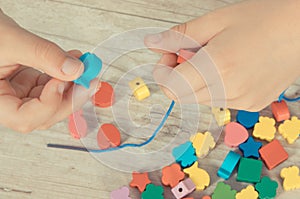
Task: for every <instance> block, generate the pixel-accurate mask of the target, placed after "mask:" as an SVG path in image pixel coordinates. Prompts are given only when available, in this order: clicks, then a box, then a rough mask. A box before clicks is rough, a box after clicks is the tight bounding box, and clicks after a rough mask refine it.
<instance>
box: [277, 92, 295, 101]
mask: <svg viewBox="0 0 300 199" xmlns="http://www.w3.org/2000/svg"><path fill="white" fill-rule="evenodd" d="M285 92H286V90H285V91H283V92H282V93H281V94H280V96H279V98H278V101H279V102H281V101H282V100H285V101H287V102H297V101H299V100H300V96H299V97H296V98H293V99H291V98H288V97H286V96H285V95H284V94H285Z"/></svg>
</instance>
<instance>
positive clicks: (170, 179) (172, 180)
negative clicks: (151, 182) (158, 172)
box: [161, 163, 184, 187]
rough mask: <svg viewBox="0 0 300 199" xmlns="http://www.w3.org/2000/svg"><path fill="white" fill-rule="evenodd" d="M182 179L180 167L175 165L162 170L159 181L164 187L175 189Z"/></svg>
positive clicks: (182, 174)
mask: <svg viewBox="0 0 300 199" xmlns="http://www.w3.org/2000/svg"><path fill="white" fill-rule="evenodd" d="M183 179H184V173H183V172H182V171H181V167H180V165H179V164H177V163H174V164H172V165H170V166H166V167H164V168H163V169H162V178H161V181H162V183H163V185H165V186H170V187H175V186H176V185H177V184H178V183H179V182H180V181H181V180H183Z"/></svg>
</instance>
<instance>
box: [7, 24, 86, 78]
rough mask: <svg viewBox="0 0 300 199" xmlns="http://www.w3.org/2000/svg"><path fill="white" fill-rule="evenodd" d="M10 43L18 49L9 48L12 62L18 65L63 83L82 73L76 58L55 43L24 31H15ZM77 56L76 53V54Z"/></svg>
mask: <svg viewBox="0 0 300 199" xmlns="http://www.w3.org/2000/svg"><path fill="white" fill-rule="evenodd" d="M14 34H16V35H15V36H14V37H12V39H14V40H16V41H11V42H12V43H17V44H18V48H15V46H14V45H12V46H13V47H9V48H10V49H8V50H10V51H13V53H12V55H11V56H12V57H11V59H12V60H17V61H18V62H19V63H20V64H22V65H26V66H31V67H34V68H36V69H38V70H42V71H43V72H45V73H47V74H48V75H50V76H51V77H55V78H57V79H60V80H64V81H71V80H74V79H77V78H78V77H79V76H80V75H81V74H82V72H83V71H84V66H83V63H82V62H81V61H80V60H79V59H78V58H76V57H74V56H72V55H70V54H68V53H67V52H65V51H64V50H62V49H61V48H60V47H59V46H58V45H56V44H55V43H53V42H51V41H48V40H46V39H43V38H41V37H38V36H37V35H34V34H32V33H30V32H28V31H26V30H23V29H21V28H20V29H16V30H15V31H14ZM76 54H77V53H76Z"/></svg>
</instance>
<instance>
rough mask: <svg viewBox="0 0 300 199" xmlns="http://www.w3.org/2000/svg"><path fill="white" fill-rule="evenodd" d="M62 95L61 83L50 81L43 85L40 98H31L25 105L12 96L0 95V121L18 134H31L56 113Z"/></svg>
mask: <svg viewBox="0 0 300 199" xmlns="http://www.w3.org/2000/svg"><path fill="white" fill-rule="evenodd" d="M62 93H63V83H62V82H61V81H59V80H56V79H52V80H50V81H49V82H48V83H47V84H46V85H45V88H44V89H43V91H42V93H41V96H40V98H33V99H31V100H29V101H27V102H25V103H23V101H22V100H20V99H18V98H16V97H14V96H11V95H1V96H0V109H1V113H0V121H1V122H2V124H3V125H5V126H8V127H10V128H12V129H15V130H17V131H19V132H23V133H28V132H31V131H32V130H34V129H36V128H37V127H38V126H40V125H41V124H43V123H45V122H46V121H47V120H48V119H49V118H51V117H52V116H53V115H54V114H55V113H56V111H57V109H58V107H59V105H60V103H61V100H62Z"/></svg>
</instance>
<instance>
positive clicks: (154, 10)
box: [0, 0, 300, 199]
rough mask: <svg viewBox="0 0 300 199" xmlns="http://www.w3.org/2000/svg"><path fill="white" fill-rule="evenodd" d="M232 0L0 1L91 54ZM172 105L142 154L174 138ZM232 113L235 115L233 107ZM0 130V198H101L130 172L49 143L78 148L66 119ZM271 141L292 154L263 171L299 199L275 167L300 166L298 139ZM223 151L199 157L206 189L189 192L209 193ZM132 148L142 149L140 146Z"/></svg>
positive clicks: (122, 64)
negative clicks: (119, 38)
mask: <svg viewBox="0 0 300 199" xmlns="http://www.w3.org/2000/svg"><path fill="white" fill-rule="evenodd" d="M238 1H240V0H198V1H186V0H181V1H173V0H165V1H164V0H152V1H147V0H122V1H121V0H101V1H98V0H84V1H81V0H38V1H36V0H14V1H10V0H0V5H1V8H2V9H3V10H4V12H5V13H7V14H8V15H10V16H11V17H12V18H14V19H15V20H16V21H17V22H18V23H20V24H21V25H22V26H23V27H25V28H27V29H29V30H30V31H32V32H34V33H36V34H38V35H40V36H42V37H45V38H47V39H50V40H52V41H54V42H56V43H58V44H59V45H61V46H62V47H63V48H64V49H67V50H69V49H73V48H76V49H81V50H82V51H90V50H92V49H93V48H94V47H95V46H96V45H97V44H98V43H100V42H102V41H103V40H105V39H107V38H109V37H110V36H111V35H114V34H117V33H121V32H123V31H127V30H131V29H135V28H141V27H163V28H169V27H172V26H174V25H176V24H178V23H182V22H185V21H187V20H190V19H193V18H195V17H197V16H200V15H203V14H205V13H207V12H209V11H210V10H213V9H216V8H219V7H222V6H225V5H228V4H230V3H235V2H238ZM120 48H122V46H120ZM157 59H158V56H157V55H155V54H154V53H151V52H149V51H146V50H144V51H141V52H137V53H131V54H128V55H125V56H123V57H121V58H120V59H118V60H116V61H115V62H114V63H113V64H112V65H111V67H110V68H109V70H108V72H107V74H110V75H107V76H105V77H104V79H105V80H107V81H109V82H111V83H113V84H114V83H115V82H116V81H117V80H118V78H120V76H121V74H123V73H124V72H125V71H127V70H129V69H131V68H132V66H136V65H139V64H143V63H145V61H147V62H152V63H155V61H156V60H157ZM152 89H153V91H154V92H153V98H151V100H148V101H146V102H145V103H147V104H154V103H157V104H162V105H163V108H164V109H165V108H166V107H167V105H168V104H169V101H168V100H166V98H165V97H163V96H162V94H161V93H160V92H159V90H158V89H157V88H155V86H153V88H152ZM299 90H300V82H299V81H298V83H297V82H296V83H295V84H294V85H293V86H291V89H290V90H289V93H288V94H292V95H293V94H294V95H299ZM297 91H298V93H297ZM152 99H153V101H152ZM162 99H163V100H162ZM131 102H132V104H131V106H130V111H131V115H132V117H134V119H135V120H136V122H137V123H138V124H140V125H142V124H144V123H147V121H149V119H150V118H149V115H148V111H149V110H148V109H147V107H148V106H145V107H141V106H140V104H138V103H137V104H135V103H134V101H131ZM289 107H290V109H291V113H292V115H296V116H298V117H300V112H299V110H300V103H289ZM178 108H179V107H177V109H178ZM198 108H199V110H200V111H201V114H202V116H201V121H199V123H198V125H199V128H198V130H199V131H205V130H206V129H207V128H208V126H209V125H210V124H211V123H210V122H211V121H212V115H211V113H210V109H209V108H208V107H204V106H199V107H198ZM177 109H176V110H175V111H174V114H172V116H171V118H170V121H169V122H168V124H167V125H166V126H165V127H164V128H163V130H162V132H161V134H160V135H159V137H158V138H157V139H156V141H155V142H154V143H152V144H151V145H149V146H148V148H146V149H145V150H146V151H147V150H149V151H151V150H155V149H157V148H159V147H162V146H164V144H166V143H168V142H169V141H170V140H171V139H172V138H173V136H174V135H175V134H174V132H175V131H176V130H178V124H177V123H178V118H179V117H180V112H179V110H177ZM96 113H97V116H98V117H99V120H100V122H112V121H113V118H112V113H111V109H97V110H96ZM232 113H233V115H235V112H234V111H233V112H232ZM262 114H263V115H268V116H271V112H270V108H269V107H268V108H266V109H265V110H263V111H262ZM233 117H234V116H233ZM0 131H1V135H2V136H1V137H0V198H1V199H2V198H4V199H7V198H8V199H9V198H12V199H18V198H22V199H27V198H30V199H31V198H33V199H44V198H45V199H46V198H58V199H60V198H63V199H69V198H70V199H74V198H75V199H77V198H78V199H81V198H91V199H92V198H95V199H96V198H97V199H107V198H109V195H110V192H111V191H112V190H115V189H118V188H119V187H121V186H124V185H128V184H129V182H130V180H131V174H130V173H126V172H121V171H118V170H115V169H113V168H110V167H108V166H106V165H105V164H103V163H101V162H99V161H98V160H96V159H95V158H94V157H93V156H92V155H90V154H89V153H85V152H76V151H68V150H59V149H49V148H47V147H46V144H47V143H58V144H67V145H75V146H82V143H81V142H80V141H76V140H74V139H72V138H71V137H70V136H69V133H68V129H67V122H66V121H64V122H61V123H59V124H57V125H55V126H54V127H52V128H51V129H49V130H45V131H35V132H33V133H31V134H29V135H21V134H19V133H16V132H13V131H12V130H9V129H6V128H4V127H0ZM216 137H218V136H217V135H216ZM277 138H278V139H279V140H280V141H281V142H282V143H284V146H285V148H286V150H287V151H288V153H289V155H290V158H289V159H288V160H287V161H286V162H284V163H283V164H282V165H280V166H279V167H277V168H276V169H274V170H272V171H268V170H266V169H264V171H263V174H264V175H270V176H271V177H272V178H274V179H276V180H277V181H278V182H279V184H280V185H279V190H278V193H279V196H280V197H279V198H297V194H298V196H299V194H300V192H299V191H293V192H287V193H283V191H282V186H281V184H282V181H281V179H280V178H279V172H280V169H281V168H283V167H285V166H290V165H297V166H300V159H299V153H300V152H299V151H300V142H299V141H297V142H296V143H295V144H294V145H288V144H286V142H285V141H284V140H283V139H282V138H281V136H279V135H278V133H277ZM126 139H128V140H127V141H132V142H141V141H142V140H143V139H138V138H136V139H135V138H130V137H129V138H128V137H127V138H126ZM229 150H230V149H229V148H228V147H226V146H225V145H224V144H223V135H222V136H221V137H220V139H219V140H218V144H217V147H216V148H215V149H214V150H213V151H212V152H211V153H210V154H209V155H208V156H207V157H206V158H205V159H201V160H199V165H200V167H201V168H204V169H206V170H207V171H208V172H209V174H210V175H211V186H210V187H209V188H208V189H206V190H205V191H204V192H195V193H193V196H194V198H197V199H198V198H201V196H202V195H204V194H211V193H212V192H213V190H214V187H215V185H216V183H217V182H218V181H220V178H218V177H217V175H216V171H217V169H218V168H219V166H220V165H221V163H222V160H223V159H224V157H225V155H226V154H227V153H228V151H229ZM133 151H134V150H133ZM138 151H140V152H143V150H142V149H138ZM162 158H164V157H162ZM160 177H161V172H160V171H159V170H158V171H153V172H151V173H150V179H151V180H152V181H153V182H154V183H155V184H161V182H160ZM228 183H230V184H232V185H233V188H235V189H237V190H240V189H241V188H243V187H245V186H246V184H244V183H237V182H236V181H235V177H232V178H230V180H229V181H228ZM165 192H166V193H165V197H166V198H168V199H169V198H173V197H172V195H171V192H170V190H169V189H165ZM131 197H132V198H133V199H135V198H139V193H138V191H137V190H135V189H131Z"/></svg>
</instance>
